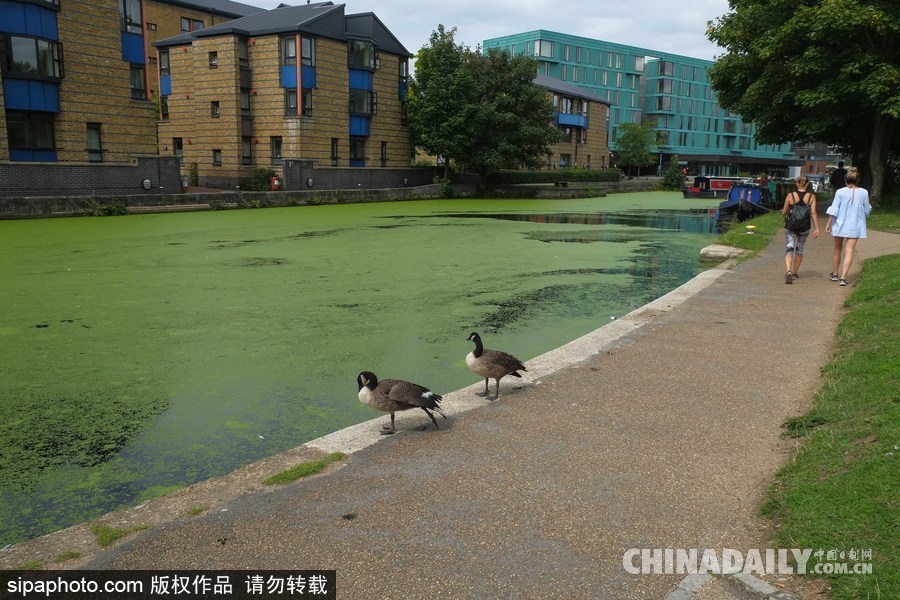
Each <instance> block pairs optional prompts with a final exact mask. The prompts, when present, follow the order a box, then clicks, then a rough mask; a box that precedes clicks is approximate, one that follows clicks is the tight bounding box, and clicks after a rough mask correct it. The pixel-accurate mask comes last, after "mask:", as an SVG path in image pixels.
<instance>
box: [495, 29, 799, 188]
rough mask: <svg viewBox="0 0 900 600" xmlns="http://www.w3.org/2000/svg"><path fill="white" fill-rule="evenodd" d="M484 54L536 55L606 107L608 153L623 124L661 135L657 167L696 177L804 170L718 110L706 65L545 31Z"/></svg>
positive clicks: (499, 41)
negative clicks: (674, 166) (671, 166)
mask: <svg viewBox="0 0 900 600" xmlns="http://www.w3.org/2000/svg"><path fill="white" fill-rule="evenodd" d="M483 47H484V49H485V50H488V49H491V48H499V49H503V50H508V51H509V52H510V53H512V54H515V55H519V54H526V55H528V56H534V57H535V58H536V59H538V61H539V63H540V64H539V67H538V73H539V74H544V75H548V76H550V77H554V78H556V79H560V80H562V81H565V82H567V83H569V84H572V85H576V86H579V87H582V88H584V89H586V90H588V91H589V92H590V93H592V94H593V95H594V96H596V97H597V98H598V99H600V100H603V101H607V102H609V103H610V110H609V123H608V132H609V146H610V149H611V150H612V151H613V152H615V149H616V136H617V133H618V130H619V127H620V126H621V125H622V124H623V123H640V122H648V123H650V124H651V125H653V126H654V127H656V129H657V131H658V133H659V136H658V147H657V149H656V150H657V152H658V154H659V159H660V161H659V165H660V168H661V167H662V165H666V164H668V161H669V158H670V157H671V156H673V155H677V156H678V160H679V162H680V163H682V164H683V165H684V166H685V167H686V169H687V171H688V173H691V174H698V175H720V176H729V175H730V176H739V175H753V174H762V173H767V174H769V175H770V176H786V175H788V168H789V167H791V166H798V165H801V164H803V161H800V160H798V159H797V158H796V156H795V155H794V153H793V151H792V149H791V145H790V144H780V145H771V144H760V143H758V142H757V141H756V136H755V134H756V126H755V125H753V124H752V123H745V122H743V121H742V120H741V117H740V115H736V114H734V113H730V112H728V111H727V110H725V109H723V108H722V107H721V106H719V104H718V103H717V101H716V95H715V92H714V91H713V89H712V86H711V85H710V82H709V76H708V73H707V71H708V70H709V68H710V67H711V66H712V65H713V63H712V61H708V60H702V59H699V58H691V57H688V56H680V55H677V54H670V53H667V52H659V51H656V50H648V49H645V48H637V47H634V46H625V45H622V44H614V43H612V42H605V41H602V40H595V39H590V38H584V37H578V36H573V35H566V34H562V33H556V32H553V31H545V30H537V31H529V32H526V33H519V34H515V35H509V36H504V37H498V38H492V39H489V40H485V41H484V44H483Z"/></svg>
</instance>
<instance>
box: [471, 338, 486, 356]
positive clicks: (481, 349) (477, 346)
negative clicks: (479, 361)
mask: <svg viewBox="0 0 900 600" xmlns="http://www.w3.org/2000/svg"><path fill="white" fill-rule="evenodd" d="M472 341H473V342H475V352H473V354H474V355H475V358H479V357H481V355H482V354H484V344H482V343H481V336H477V335H476V336H475V339H474V340H472Z"/></svg>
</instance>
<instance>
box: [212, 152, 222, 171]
mask: <svg viewBox="0 0 900 600" xmlns="http://www.w3.org/2000/svg"><path fill="white" fill-rule="evenodd" d="M213 166H214V167H221V166H222V151H221V150H213Z"/></svg>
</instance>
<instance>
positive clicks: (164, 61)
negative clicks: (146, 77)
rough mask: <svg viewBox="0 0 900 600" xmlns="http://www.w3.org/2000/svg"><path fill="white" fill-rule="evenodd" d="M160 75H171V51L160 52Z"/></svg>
mask: <svg viewBox="0 0 900 600" xmlns="http://www.w3.org/2000/svg"><path fill="white" fill-rule="evenodd" d="M159 74H160V75H168V74H169V51H168V50H160V51H159Z"/></svg>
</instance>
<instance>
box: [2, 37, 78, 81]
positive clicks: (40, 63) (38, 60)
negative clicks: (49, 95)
mask: <svg viewBox="0 0 900 600" xmlns="http://www.w3.org/2000/svg"><path fill="white" fill-rule="evenodd" d="M0 69H2V70H3V71H4V72H11V73H22V74H27V75H32V76H37V78H39V77H53V78H55V79H61V78H62V77H63V76H64V74H65V73H64V72H63V64H62V44H60V43H59V42H50V41H47V40H39V39H37V38H33V37H23V36H17V35H8V34H0Z"/></svg>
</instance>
